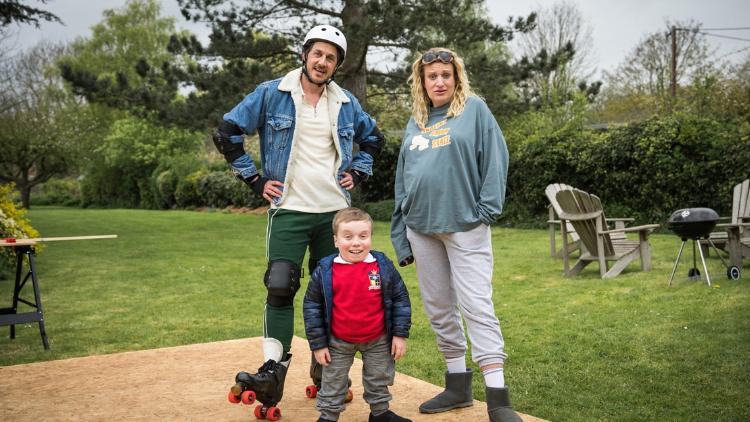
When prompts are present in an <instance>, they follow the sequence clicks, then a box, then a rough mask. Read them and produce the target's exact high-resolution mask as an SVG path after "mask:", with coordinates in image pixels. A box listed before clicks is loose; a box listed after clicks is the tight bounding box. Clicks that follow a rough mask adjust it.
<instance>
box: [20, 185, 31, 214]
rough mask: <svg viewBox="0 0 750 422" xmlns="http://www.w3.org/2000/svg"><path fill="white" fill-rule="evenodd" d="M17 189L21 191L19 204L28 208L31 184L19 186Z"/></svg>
mask: <svg viewBox="0 0 750 422" xmlns="http://www.w3.org/2000/svg"><path fill="white" fill-rule="evenodd" d="M18 190H19V191H21V206H22V207H24V208H26V209H29V197H30V196H31V186H28V185H24V186H19V187H18Z"/></svg>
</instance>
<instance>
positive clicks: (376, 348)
mask: <svg viewBox="0 0 750 422" xmlns="http://www.w3.org/2000/svg"><path fill="white" fill-rule="evenodd" d="M328 351H329V352H330V354H331V362H330V363H329V364H328V366H324V367H323V380H322V381H321V388H320V392H318V396H317V398H318V405H317V406H315V409H316V410H318V411H319V412H321V415H320V416H321V417H323V418H324V419H328V420H329V421H337V420H339V413H341V412H343V411H344V410H346V407H345V406H344V400H345V399H346V394H347V393H348V390H349V379H348V376H349V369H350V368H351V367H352V363H353V362H354V354H355V353H357V352H360V354H361V355H362V386H363V387H364V388H365V393H364V394H363V395H362V397H363V398H364V399H365V402H367V403H368V404H369V405H370V412H372V413H374V414H376V415H379V414H381V413H383V412H385V411H386V410H388V407H389V406H388V402H389V401H390V400H391V399H392V398H393V396H391V393H390V392H389V391H388V386H390V385H393V378H394V377H395V375H396V361H394V360H393V356H392V355H391V341H390V338H389V337H388V334H384V335H383V336H381V337H380V338H378V339H377V340H374V341H370V342H367V343H350V342H348V341H344V340H341V339H338V338H336V337H333V336H331V340H330V342H329V344H328Z"/></svg>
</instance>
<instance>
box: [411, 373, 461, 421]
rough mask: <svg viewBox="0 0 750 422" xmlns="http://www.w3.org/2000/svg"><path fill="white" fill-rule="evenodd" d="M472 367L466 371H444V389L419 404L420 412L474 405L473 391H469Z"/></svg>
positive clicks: (434, 411)
mask: <svg viewBox="0 0 750 422" xmlns="http://www.w3.org/2000/svg"><path fill="white" fill-rule="evenodd" d="M473 374H474V371H473V370H472V369H469V370H468V371H466V372H458V373H450V372H446V373H445V390H444V391H443V392H442V393H440V394H438V395H437V396H435V397H433V398H431V399H429V400H427V401H426V402H424V403H422V404H421V405H420V406H419V411H420V412H422V413H440V412H447V411H448V410H451V409H457V408H459V407H469V406H474V393H473V392H472V391H471V378H472V375H473Z"/></svg>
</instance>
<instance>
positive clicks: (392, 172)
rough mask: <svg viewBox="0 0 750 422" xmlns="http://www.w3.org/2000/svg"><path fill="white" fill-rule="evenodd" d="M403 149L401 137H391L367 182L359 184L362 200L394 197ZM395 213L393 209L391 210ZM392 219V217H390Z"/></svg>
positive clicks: (372, 200)
mask: <svg viewBox="0 0 750 422" xmlns="http://www.w3.org/2000/svg"><path fill="white" fill-rule="evenodd" d="M400 150H401V139H398V138H389V139H388V141H387V142H386V143H385V146H384V147H383V150H382V151H381V153H380V156H379V157H378V159H377V160H375V165H374V166H373V169H372V173H373V174H372V176H370V178H369V179H367V181H366V182H362V183H361V184H359V185H357V188H356V190H358V191H359V193H358V195H359V198H360V200H361V201H362V202H378V201H382V200H385V199H393V197H394V193H395V187H394V186H395V185H394V182H395V181H396V167H397V166H398V154H399V152H400ZM391 213H393V210H391ZM389 219H390V217H389Z"/></svg>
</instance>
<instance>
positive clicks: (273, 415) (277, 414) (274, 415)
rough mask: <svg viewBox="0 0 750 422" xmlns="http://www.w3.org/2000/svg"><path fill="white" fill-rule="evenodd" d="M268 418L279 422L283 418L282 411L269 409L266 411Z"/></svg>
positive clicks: (274, 408) (273, 408) (276, 408)
mask: <svg viewBox="0 0 750 422" xmlns="http://www.w3.org/2000/svg"><path fill="white" fill-rule="evenodd" d="M266 417H267V418H268V420H269V421H277V420H279V419H280V418H281V410H279V408H278V407H269V408H268V410H266Z"/></svg>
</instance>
